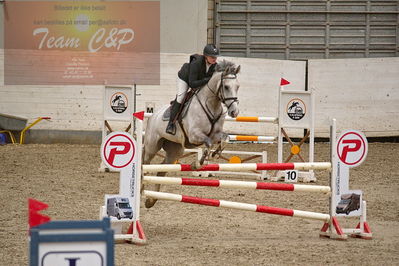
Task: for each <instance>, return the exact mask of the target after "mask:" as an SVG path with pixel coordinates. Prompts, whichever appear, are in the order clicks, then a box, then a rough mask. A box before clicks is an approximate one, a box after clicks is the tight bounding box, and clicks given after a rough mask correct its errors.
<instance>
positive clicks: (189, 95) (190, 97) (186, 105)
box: [162, 89, 195, 121]
mask: <svg viewBox="0 0 399 266" xmlns="http://www.w3.org/2000/svg"><path fill="white" fill-rule="evenodd" d="M194 94H195V91H194V90H192V89H190V90H189V91H188V92H187V95H186V97H185V99H184V101H183V104H182V105H181V107H180V110H179V113H178V114H177V118H176V121H181V120H182V119H183V118H184V117H185V116H186V115H187V111H188V108H189V107H190V104H191V101H192V100H193V96H194ZM172 104H173V101H172V102H170V106H169V107H168V108H167V109H166V110H165V112H164V113H163V115H162V121H169V118H170V109H171V108H172Z"/></svg>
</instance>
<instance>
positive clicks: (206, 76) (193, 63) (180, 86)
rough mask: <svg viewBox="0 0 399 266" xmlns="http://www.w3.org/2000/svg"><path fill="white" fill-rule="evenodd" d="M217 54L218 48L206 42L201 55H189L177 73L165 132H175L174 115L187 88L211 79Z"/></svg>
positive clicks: (201, 84)
mask: <svg viewBox="0 0 399 266" xmlns="http://www.w3.org/2000/svg"><path fill="white" fill-rule="evenodd" d="M218 56H219V49H218V48H217V47H216V46H215V45H213V44H208V45H206V46H205V48H204V53H203V55H198V54H194V55H191V56H190V63H185V64H184V65H183V66H182V67H181V68H180V71H179V73H178V74H177V94H176V99H175V100H174V101H173V104H172V107H171V109H170V118H169V123H168V126H167V127H166V132H167V133H169V134H172V135H174V134H176V125H175V120H176V115H177V114H178V113H179V110H180V107H181V105H182V103H183V101H184V99H185V97H186V94H187V91H188V88H191V89H193V90H195V89H198V88H200V87H202V86H204V85H205V84H207V83H208V81H209V80H210V79H211V77H212V75H213V73H214V72H215V66H216V58H217V57H218Z"/></svg>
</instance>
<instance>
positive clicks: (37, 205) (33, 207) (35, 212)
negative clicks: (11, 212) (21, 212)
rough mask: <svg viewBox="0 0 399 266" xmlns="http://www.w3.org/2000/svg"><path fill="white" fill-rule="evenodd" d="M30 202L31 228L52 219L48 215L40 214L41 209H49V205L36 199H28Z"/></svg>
mask: <svg viewBox="0 0 399 266" xmlns="http://www.w3.org/2000/svg"><path fill="white" fill-rule="evenodd" d="M28 202H29V228H32V227H33V226H38V225H40V224H43V223H47V222H49V221H50V220H51V219H50V217H48V216H47V215H43V214H40V213H39V211H41V210H44V209H47V208H48V205H47V204H46V203H44V202H40V201H38V200H35V199H28Z"/></svg>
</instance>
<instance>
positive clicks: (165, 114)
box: [162, 106, 172, 121]
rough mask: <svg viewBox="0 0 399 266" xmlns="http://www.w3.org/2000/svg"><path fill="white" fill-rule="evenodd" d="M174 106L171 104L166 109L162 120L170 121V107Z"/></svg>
mask: <svg viewBox="0 0 399 266" xmlns="http://www.w3.org/2000/svg"><path fill="white" fill-rule="evenodd" d="M171 107H172V106H169V107H168V108H167V109H166V110H165V112H164V113H163V115H162V121H169V118H170V108H171Z"/></svg>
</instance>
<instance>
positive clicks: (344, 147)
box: [337, 130, 368, 167]
mask: <svg viewBox="0 0 399 266" xmlns="http://www.w3.org/2000/svg"><path fill="white" fill-rule="evenodd" d="M367 151H368V142H367V139H366V137H365V136H364V134H363V133H362V132H360V131H357V130H348V131H345V132H343V133H342V134H341V136H340V137H339V138H338V142H337V155H338V158H339V160H340V161H341V162H342V163H344V164H345V165H347V166H349V167H356V166H359V165H360V164H361V163H362V162H363V161H364V159H366V156H367Z"/></svg>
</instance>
